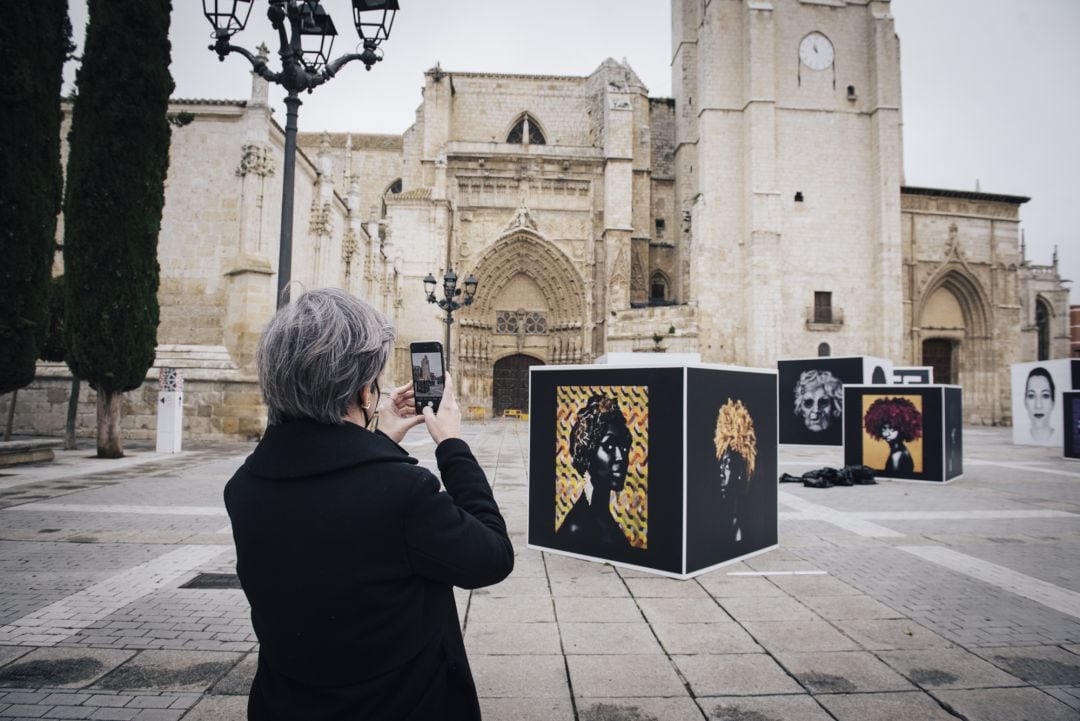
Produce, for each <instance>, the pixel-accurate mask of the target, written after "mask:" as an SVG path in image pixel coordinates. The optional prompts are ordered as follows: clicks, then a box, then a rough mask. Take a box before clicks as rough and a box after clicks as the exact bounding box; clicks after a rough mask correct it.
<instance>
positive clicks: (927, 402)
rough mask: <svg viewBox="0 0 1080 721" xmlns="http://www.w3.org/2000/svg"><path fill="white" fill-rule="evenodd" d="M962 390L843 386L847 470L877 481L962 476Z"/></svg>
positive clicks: (943, 480)
mask: <svg viewBox="0 0 1080 721" xmlns="http://www.w3.org/2000/svg"><path fill="white" fill-rule="evenodd" d="M963 419H964V407H963V391H962V389H961V388H960V386H949V385H847V386H844V465H848V466H854V465H864V466H869V467H870V468H873V469H874V476H875V478H881V479H889V480H893V481H926V482H932V483H949V482H951V481H955V480H956V479H957V478H960V477H961V476H962V475H963V473H964V438H963V435H964V421H963Z"/></svg>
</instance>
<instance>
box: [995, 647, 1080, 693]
mask: <svg viewBox="0 0 1080 721" xmlns="http://www.w3.org/2000/svg"><path fill="white" fill-rule="evenodd" d="M976 653H978V654H979V655H980V656H982V657H983V658H985V659H986V660H987V661H989V662H990V663H993V664H994V665H996V666H998V667H1000V668H1002V669H1005V670H1006V671H1008V672H1009V673H1010V674H1012V675H1014V676H1018V677H1020V678H1022V679H1023V680H1024V681H1027V682H1028V683H1030V684H1034V685H1036V686H1080V656H1077V655H1075V654H1073V653H1072V652H1070V651H1067V650H1065V649H1062V648H1058V647H1056V646H1021V647H1013V648H980V649H977V651H976Z"/></svg>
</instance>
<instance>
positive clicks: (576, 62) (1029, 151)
mask: <svg viewBox="0 0 1080 721" xmlns="http://www.w3.org/2000/svg"><path fill="white" fill-rule="evenodd" d="M70 3H71V14H72V23H73V25H74V26H75V28H76V42H77V43H78V44H79V45H80V48H81V45H82V35H83V26H84V24H85V22H86V9H85V0H70ZM323 6H324V7H325V8H326V10H327V11H328V12H329V13H330V15H331V16H332V17H333V18H334V19H335V21H336V23H337V26H338V32H339V33H340V35H339V37H338V39H337V43H336V45H335V47H334V55H335V56H336V55H339V54H341V53H344V52H351V51H352V48H353V47H354V46H355V45H356V40H357V36H356V32H355V30H354V29H353V27H352V22H351V10H350V7H351V3H349V2H348V1H347V0H323ZM401 6H402V10H401V12H399V13H398V16H397V20H396V21H395V23H394V27H393V32H392V34H391V36H390V40H388V41H387V42H386V43H384V44H383V50H384V53H385V60H384V61H383V62H382V63H379V64H378V65H376V66H375V68H374V69H373V70H371V72H365V70H364V68H363V65H361V64H360V63H352V64H350V65H348V66H346V67H345V68H344V69H343V70H342V72H341V73H340V74H339V75H338V77H336V78H335V79H333V80H332V81H331V82H330V83H328V84H327V85H324V86H322V87H320V88H318V89H316V91H315V92H314V93H313V94H311V95H304V96H303V101H304V105H303V107H302V108H301V109H300V129H301V130H302V131H317V130H330V131H353V132H377V133H401V132H403V131H404V130H405V129H406V128H407V127H408V126H409V125H410V124H411V123H412V122H413V119H414V112H415V110H416V107H417V106H418V105H419V103H420V88H421V86H422V84H423V72H424V70H426V69H428V68H430V67H432V66H434V65H435V63H436V62H439V63H441V65H442V67H443V68H444V69H447V70H453V71H465V70H475V71H485V72H502V73H535V74H553V75H587V74H589V73H590V72H592V71H593V70H594V69H595V68H596V67H597V66H598V65H599V64H600V63H601V62H602V61H603V60H604V58H606V57H613V58H615V59H616V60H621V59H623V58H626V59H627V60H628V61H629V63H630V65H631V67H633V68H634V70H635V71H636V72H637V74H638V75H639V76H640V77H641V79H642V80H643V81H644V82H645V84H646V86H648V88H649V91H650V94H652V95H653V96H669V95H670V94H671V66H670V63H671V10H670V5H669V2H668V1H667V0H543V1H542V2H536V0H531V1H526V0H455V1H454V2H450V1H448V0H401ZM173 7H174V10H173V21H172V31H171V38H172V58H173V64H172V74H173V78H174V79H175V81H176V93H175V95H176V97H184V98H232V99H245V98H247V97H248V94H249V91H250V83H251V78H250V74H249V73H248V72H247V69H248V64H247V61H246V60H244V59H243V58H241V57H239V56H236V55H234V56H232V57H229V58H227V59H226V61H225V62H224V63H219V62H218V60H217V56H216V55H215V54H214V53H212V52H210V51H209V50H208V49H207V47H206V46H207V45H208V44H209V43H210V41H211V38H210V31H211V28H210V24H209V23H208V22H207V21H206V19H205V18H204V17H203V15H202V6H201V3H200V2H198V0H173ZM265 8H266V2H265V1H264V0H255V3H254V10H253V11H252V13H251V19H250V21H249V23H248V27H247V29H246V30H245V31H244V32H242V33H240V34H239V35H238V36H237V38H236V42H237V44H239V45H243V46H246V47H248V48H249V49H254V47H255V46H257V45H258V44H259V42H261V41H263V40H265V41H266V43H267V45H268V46H270V48H271V49H272V50H273V49H274V48H275V47H276V45H275V44H274V38H273V35H272V34H271V32H270V24H269V22H268V21H267V20H266V17H265ZM892 12H893V15H894V16H895V18H896V29H897V33H898V34H899V36H900V46H901V51H902V53H901V57H902V66H901V72H902V78H903V115H904V168H905V176H906V177H905V182H906V183H907V184H909V185H920V186H929V187H938V188H949V189H957V190H974V189H975V183H976V181H978V182H979V184H980V187H981V189H982V190H983V191H984V192H990V193H1005V194H1011V195H1024V196H1028V197H1030V198H1032V200H1031V202H1030V203H1027V204H1026V205H1024V206H1022V208H1021V218H1022V226H1021V227H1023V228H1024V229H1025V231H1026V236H1027V243H1028V257H1029V258H1031V259H1032V260H1034V261H1035V262H1039V263H1049V262H1050V259H1051V254H1052V252H1053V248H1054V246H1055V245H1057V246H1058V247H1059V252H1060V258H1061V272H1062V275H1063V276H1064V277H1066V278H1076V279H1080V238H1078V234H1080V223H1078V222H1077V213H1076V211H1075V208H1076V207H1077V206H1078V205H1080V198H1078V195H1080V180H1078V172H1080V132H1078V121H1080V80H1078V78H1077V76H1078V73H1077V71H1078V70H1080V42H1077V37H1078V35H1080V2H1078V1H1077V0H893V2H892ZM271 67H272V68H274V69H277V68H278V67H279V66H278V65H277V64H276V57H275V58H274V59H273V60H272V62H271ZM73 75H74V71H73V68H72V67H71V64H69V68H68V76H69V77H72V76H73ZM281 97H282V95H281V93H272V94H271V101H272V103H273V105H274V107H275V108H276V109H277V111H276V115H277V116H278V117H279V122H283V119H282V118H283V116H284V106H283V105H282V103H281ZM1070 208H1073V210H1070ZM1072 303H1074V304H1077V303H1080V295H1076V294H1074V296H1073V298H1072Z"/></svg>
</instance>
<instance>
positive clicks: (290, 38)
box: [203, 0, 398, 308]
mask: <svg viewBox="0 0 1080 721" xmlns="http://www.w3.org/2000/svg"><path fill="white" fill-rule="evenodd" d="M267 1H268V3H269V5H270V7H269V8H268V9H267V11H266V16H267V17H268V18H269V19H270V24H271V25H273V27H274V29H275V30H277V32H278V38H279V40H280V42H281V49H280V50H279V51H278V55H280V56H281V72H279V73H275V72H272V71H271V70H270V69H269V68H268V67H267V66H266V60H265V58H261V57H258V56H256V55H253V54H252V53H251V52H250V51H248V50H245V49H244V48H242V47H238V46H236V45H233V44H232V43H231V42H230V40H231V39H232V36H233V35H235V34H236V33H238V32H240V31H241V30H243V29H244V26H245V25H247V21H248V17H249V16H250V15H251V8H252V6H253V5H254V4H255V0H203V15H205V16H206V19H207V20H209V21H210V24H211V25H213V26H214V44H213V45H211V46H210V49H211V50H213V51H214V52H216V53H217V54H218V59H219V60H221V61H224V60H225V56H226V55H228V54H229V53H239V54H241V55H243V56H244V57H245V58H247V59H248V62H250V63H251V66H252V68H253V69H254V71H255V72H256V73H258V74H259V76H260V77H262V78H265V79H266V80H268V81H270V82H272V83H276V84H278V85H280V86H281V87H283V88H285V90H287V91H288V96H286V98H285V107H286V114H285V163H284V166H285V167H284V171H283V175H282V188H281V246H280V250H279V253H278V301H277V302H278V307H279V308H280V307H281V306H282V305H283V304H285V303H288V302H289V299H288V287H289V281H290V280H291V277H292V229H293V182H294V178H295V174H296V116H297V112H298V110H299V108H300V105H301V104H302V103H301V102H300V98H299V93H300V92H301V91H304V90H306V91H308V92H309V93H310V92H311V91H312V90H314V89H315V88H316V87H318V86H319V85H322V84H323V83H325V82H326V81H328V80H330V78H332V77H334V76H335V75H336V74H337V73H338V71H339V70H341V68H342V66H344V65H345V64H346V63H349V62H352V61H353V60H359V61H360V62H362V63H363V64H364V67H366V68H367V69H368V70H371V66H372V65H374V64H375V63H377V62H379V61H380V60H382V53H381V51H379V43H381V42H382V41H383V40H386V39H387V38H388V37H390V28H391V26H392V25H393V24H394V15H395V14H396V13H397V11H398V0H352V7H353V24H354V25H355V26H356V32H357V33H359V35H360V39H361V40H362V41H363V46H364V50H363V52H361V53H350V54H348V55H342V56H341V57H339V58H338V59H337V60H334V61H333V62H331V61H330V50H331V48H333V46H334V37H335V36H336V35H337V28H336V27H334V21H333V19H332V18H331V17H330V16H329V15H328V14H327V13H326V10H324V9H323V6H322V3H320V2H318V0H267Z"/></svg>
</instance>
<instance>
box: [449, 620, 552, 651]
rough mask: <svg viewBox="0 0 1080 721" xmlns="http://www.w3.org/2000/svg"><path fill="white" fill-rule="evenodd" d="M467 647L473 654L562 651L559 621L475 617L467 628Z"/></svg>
mask: <svg viewBox="0 0 1080 721" xmlns="http://www.w3.org/2000/svg"><path fill="white" fill-rule="evenodd" d="M465 647H466V649H467V650H468V652H469V654H470V655H471V654H474V653H475V654H486V655H493V656H494V655H520V654H539V655H547V654H557V653H561V652H562V650H561V647H560V645H559V626H558V624H555V623H482V622H480V621H472V622H470V623H469V624H468V625H467V626H466V628H465Z"/></svg>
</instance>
